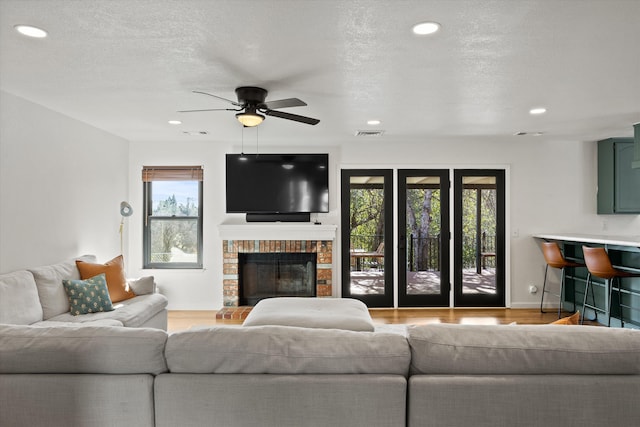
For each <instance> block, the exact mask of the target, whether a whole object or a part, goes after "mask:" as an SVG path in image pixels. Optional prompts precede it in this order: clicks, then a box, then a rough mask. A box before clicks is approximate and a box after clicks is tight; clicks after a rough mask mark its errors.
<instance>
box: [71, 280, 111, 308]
mask: <svg viewBox="0 0 640 427" xmlns="http://www.w3.org/2000/svg"><path fill="white" fill-rule="evenodd" d="M62 285H63V286H64V289H65V291H66V292H67V296H68V297H69V306H70V310H69V312H70V313H71V314H72V315H74V316H78V315H81V314H87V313H101V312H103V311H113V304H111V298H109V289H108V288H107V280H106V279H105V276H104V274H98V275H97V276H95V277H92V278H90V279H87V280H67V279H65V280H63V281H62Z"/></svg>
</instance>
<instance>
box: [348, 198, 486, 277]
mask: <svg viewBox="0 0 640 427" xmlns="http://www.w3.org/2000/svg"><path fill="white" fill-rule="evenodd" d="M478 195H480V212H481V217H480V228H479V229H478V218H477V202H478ZM496 195H497V192H496V190H494V189H486V188H483V189H481V190H478V189H475V188H471V189H465V190H463V194H462V199H463V200H462V209H463V212H462V236H463V238H462V259H463V266H464V267H465V268H469V267H475V265H476V255H477V249H478V245H477V242H478V241H477V238H478V236H481V235H482V233H485V234H486V236H487V241H488V242H491V244H492V245H493V242H494V239H495V235H496ZM383 202H384V194H383V189H382V188H352V189H351V198H350V224H351V236H352V237H351V245H352V247H353V248H361V249H364V250H366V251H374V250H376V248H377V247H378V244H379V243H380V242H382V239H383V238H384V204H383ZM440 218H441V206H440V190H438V189H428V188H412V189H409V190H408V191H407V229H406V233H407V234H406V236H407V241H409V239H410V238H411V236H413V238H414V240H413V251H414V260H413V261H412V262H413V263H414V264H413V266H410V267H412V268H416V269H426V267H425V266H427V265H429V266H433V265H434V262H435V263H436V264H437V262H436V261H434V259H432V258H433V257H436V258H435V259H436V260H437V255H438V254H437V253H434V252H436V251H435V250H434V249H433V240H434V239H439V237H440V233H441V231H442V230H441V222H440ZM491 249H494V248H491Z"/></svg>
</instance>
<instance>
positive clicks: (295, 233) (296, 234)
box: [218, 222, 338, 240]
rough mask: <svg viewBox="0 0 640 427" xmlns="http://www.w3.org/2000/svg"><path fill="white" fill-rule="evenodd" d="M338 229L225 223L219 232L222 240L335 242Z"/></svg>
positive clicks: (275, 224)
mask: <svg viewBox="0 0 640 427" xmlns="http://www.w3.org/2000/svg"><path fill="white" fill-rule="evenodd" d="M337 228H338V226H337V225H335V224H313V223H304V224H300V223H281V222H265V223H250V224H249V223H223V224H220V225H218V232H219V233H220V238H221V239H222V240H335V238H336V230H337Z"/></svg>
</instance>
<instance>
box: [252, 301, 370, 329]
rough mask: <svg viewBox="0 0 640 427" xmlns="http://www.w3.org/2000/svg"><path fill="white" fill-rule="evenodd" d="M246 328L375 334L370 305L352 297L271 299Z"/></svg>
mask: <svg viewBox="0 0 640 427" xmlns="http://www.w3.org/2000/svg"><path fill="white" fill-rule="evenodd" d="M242 325H243V326H265V325H280V326H299V327H304V328H322V329H345V330H349V331H367V332H373V330H374V325H373V320H371V315H370V314H369V310H368V309H367V306H366V305H365V304H364V303H363V302H362V301H359V300H356V299H351V298H296V297H282V298H268V299H263V300H261V301H259V302H258V303H257V304H256V305H255V307H253V309H252V310H251V312H250V313H249V315H248V316H247V318H246V319H245V321H244V322H243V323H242Z"/></svg>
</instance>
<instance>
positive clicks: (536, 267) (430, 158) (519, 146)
mask: <svg viewBox="0 0 640 427" xmlns="http://www.w3.org/2000/svg"><path fill="white" fill-rule="evenodd" d="M331 144H332V145H331V146H330V147H318V146H316V147H301V146H297V147H273V146H269V145H266V144H261V146H260V151H261V152H284V151H297V152H329V153H330V161H331V162H332V165H331V168H330V174H331V175H330V176H331V182H330V185H331V198H330V204H331V213H330V214H327V215H321V218H320V220H321V221H322V222H323V223H325V224H329V223H331V224H338V225H339V213H338V212H339V205H338V203H339V200H338V192H339V170H340V168H341V167H349V168H353V167H356V168H357V167H387V168H463V167H464V168H486V167H507V168H508V170H509V175H508V176H509V181H510V182H509V183H508V186H507V190H508V194H507V198H508V203H507V206H508V212H507V217H508V226H509V229H508V231H507V234H508V236H509V238H510V265H509V268H510V272H511V282H510V299H511V306H512V307H516V308H517V307H536V306H537V305H538V304H539V301H540V294H539V293H538V294H537V295H531V294H529V292H528V287H529V285H531V284H535V285H538V286H539V287H540V286H541V284H542V278H543V273H544V260H543V258H542V254H541V252H540V250H539V249H538V246H537V244H536V242H535V241H534V239H533V238H532V237H531V235H532V234H535V233H539V232H588V233H600V234H613V235H624V234H640V219H639V218H638V216H637V215H629V216H618V215H608V216H602V215H596V213H595V209H596V208H595V207H596V199H595V197H596V144H595V142H593V141H591V142H583V141H565V140H561V139H555V140H553V139H549V138H547V137H532V138H522V137H507V138H495V139H492V140H483V141H479V140H476V139H473V140H472V139H468V140H463V139H459V140H448V141H442V142H441V141H430V140H429V139H428V138H425V140H424V141H420V142H415V141H410V142H409V141H405V142H403V141H397V140H393V138H392V137H391V136H385V137H384V138H381V139H365V140H347V141H342V143H341V141H335V142H333V141H332V143H331ZM130 147H131V151H130V164H131V167H130V170H129V174H130V176H131V182H130V187H129V193H130V195H131V201H132V203H134V209H135V208H136V207H139V206H141V204H142V183H141V181H140V171H141V168H142V166H143V165H172V164H176V165H203V167H204V171H205V172H204V201H203V203H204V216H205V218H204V225H203V227H204V253H203V259H204V267H205V268H204V270H202V271H200V270H197V271H189V270H187V271H184V270H181V271H166V270H142V217H141V215H140V209H137V211H136V213H135V214H134V216H133V217H131V218H130V223H129V230H130V246H129V252H130V253H131V254H135V256H133V257H130V263H129V269H130V273H131V274H134V275H143V274H153V275H154V276H155V277H156V281H157V282H158V284H159V286H160V287H161V289H162V292H163V293H165V294H166V295H167V296H168V297H169V301H170V303H169V308H170V309H185V310H186V309H194V310H218V309H220V308H221V307H222V279H223V277H222V249H221V246H222V240H221V239H220V238H219V236H218V229H217V226H218V224H220V223H222V222H225V221H228V220H230V219H233V220H235V219H237V218H238V217H237V215H236V216H230V215H226V214H225V213H224V209H225V208H224V203H225V202H224V200H225V199H224V154H225V153H227V152H239V151H240V150H239V147H238V146H237V145H234V144H232V143H220V142H211V141H202V142H193V141H187V140H181V141H176V142H175V143H153V142H146V143H142V142H140V143H131V145H130ZM338 147H339V148H338ZM603 223H606V230H603ZM516 235H517V236H516ZM334 263H337V257H336V259H335V260H334ZM336 266H337V264H336ZM132 270H133V271H132ZM339 276H340V275H337V277H334V287H338V288H339V286H340V283H339V282H338V281H339V278H340V277H339Z"/></svg>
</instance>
